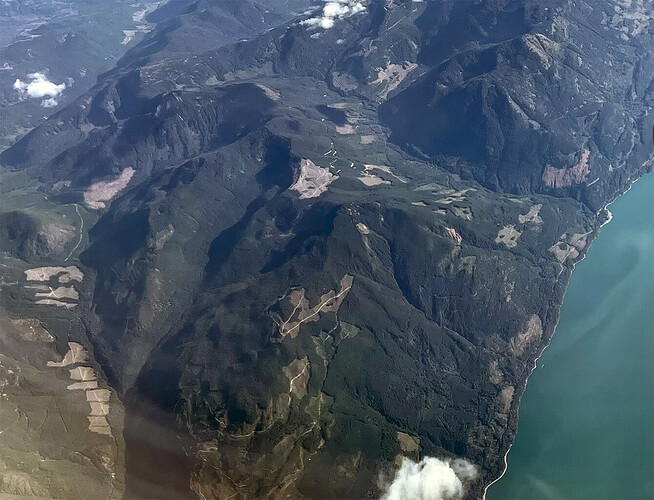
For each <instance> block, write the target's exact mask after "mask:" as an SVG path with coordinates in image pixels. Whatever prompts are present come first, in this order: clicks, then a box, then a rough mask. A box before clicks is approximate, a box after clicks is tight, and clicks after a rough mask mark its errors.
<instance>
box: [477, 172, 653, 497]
mask: <svg viewBox="0 0 654 500" xmlns="http://www.w3.org/2000/svg"><path fill="white" fill-rule="evenodd" d="M648 174H652V170H649V171H646V172H644V173H642V174H641V175H639V176H638V177H636V178H634V179H629V181H628V182H627V185H626V188H625V189H624V191H622V192H620V193H619V194H618V195H616V196H615V197H614V198H613V199H612V200H611V201H609V202H608V203H607V204H606V205H604V207H602V209H601V210H599V211H598V212H597V217H599V216H600V214H601V213H602V212H606V213H607V214H608V215H607V219H606V220H605V221H604V222H602V223H600V225H599V227H597V228H596V229H595V230H594V233H595V234H594V237H593V239H592V240H591V241H590V243H589V244H588V245H587V246H586V248H585V249H584V253H583V255H582V256H581V258H580V259H579V260H577V261H576V262H574V263H573V264H572V269H571V270H570V276H569V277H568V283H567V284H566V286H565V290H564V291H563V297H562V299H561V304H560V305H559V308H558V309H559V311H558V313H559V314H558V317H557V320H556V324H555V325H554V329H553V330H552V335H550V337H549V339H548V340H547V343H546V344H545V345H544V346H543V348H542V349H541V351H540V352H539V353H538V355H537V356H536V358H534V361H533V367H532V368H531V370H529V374H528V375H527V379H526V380H525V385H524V389H523V390H522V393H521V394H520V397H519V398H518V404H517V410H516V420H519V409H520V403H521V402H522V397H523V396H524V393H525V392H526V390H527V386H528V384H529V379H530V378H531V375H532V374H533V373H534V370H536V368H537V367H538V360H540V358H541V357H542V356H543V354H544V353H545V351H546V350H547V348H548V347H549V346H550V344H551V343H552V339H554V335H555V334H556V329H557V328H558V326H559V322H560V320H561V314H560V311H561V307H562V306H563V303H564V302H565V297H566V294H567V293H568V288H569V283H570V279H572V275H573V273H574V271H575V269H576V268H577V264H579V263H581V262H583V261H584V260H585V259H586V255H587V254H588V250H589V249H590V247H591V246H592V244H593V242H594V241H595V239H596V238H597V237H599V234H600V231H601V229H602V228H603V227H604V226H606V225H607V224H608V223H609V222H611V221H612V220H613V213H612V212H611V211H610V210H609V208H608V207H609V206H610V205H612V204H613V203H615V201H616V200H618V198H621V197H623V196H624V195H625V194H627V193H628V192H629V191H631V188H632V187H633V185H634V184H635V183H636V182H638V181H639V180H641V179H642V178H643V177H645V176H646V175H648ZM518 425H519V423H518V422H516V435H515V436H514V438H513V440H512V441H511V444H510V445H509V447H508V449H507V450H506V452H505V453H504V458H503V461H504V467H503V468H502V473H501V474H500V475H499V476H498V477H497V478H496V479H494V480H493V481H491V482H490V483H488V484H487V485H486V486H485V487H484V489H483V492H482V496H481V500H486V495H487V493H488V489H489V488H490V487H491V486H493V485H494V484H495V483H497V482H498V481H499V480H500V479H502V478H503V477H504V476H505V475H506V472H507V470H508V469H509V463H508V457H509V453H510V452H511V448H513V444H514V443H515V438H516V437H517V434H518Z"/></svg>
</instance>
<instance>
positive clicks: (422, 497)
mask: <svg viewBox="0 0 654 500" xmlns="http://www.w3.org/2000/svg"><path fill="white" fill-rule="evenodd" d="M477 474H478V473H477V467H476V466H474V465H473V464H471V463H470V462H468V461H467V460H463V459H456V460H452V459H439V458H435V457H425V458H423V459H422V460H421V461H420V462H418V463H416V462H414V461H413V460H411V459H409V458H406V457H404V458H403V459H402V465H401V466H400V468H399V470H397V472H396V473H395V477H394V478H393V481H392V482H391V483H385V484H382V485H381V486H382V488H383V489H384V494H383V495H382V497H381V500H460V499H461V498H463V495H464V493H465V486H466V483H467V482H468V481H472V480H474V479H475V478H476V477H477Z"/></svg>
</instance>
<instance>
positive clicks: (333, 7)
mask: <svg viewBox="0 0 654 500" xmlns="http://www.w3.org/2000/svg"><path fill="white" fill-rule="evenodd" d="M366 1H367V0H329V1H327V2H325V5H324V6H323V7H322V9H320V10H319V11H318V16H316V17H310V18H309V19H305V20H304V21H302V23H301V24H303V25H305V26H311V27H318V28H323V29H326V30H327V29H329V28H331V27H332V26H334V24H335V23H336V21H338V20H339V19H344V18H346V17H350V16H353V15H354V14H358V13H359V12H363V11H364V10H366V6H365V4H366Z"/></svg>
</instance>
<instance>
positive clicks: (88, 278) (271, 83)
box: [0, 0, 654, 498]
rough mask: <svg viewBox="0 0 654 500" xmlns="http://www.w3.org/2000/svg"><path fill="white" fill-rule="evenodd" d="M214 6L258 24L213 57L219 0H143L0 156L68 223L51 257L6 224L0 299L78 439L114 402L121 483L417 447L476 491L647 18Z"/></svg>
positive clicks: (498, 443)
mask: <svg viewBox="0 0 654 500" xmlns="http://www.w3.org/2000/svg"><path fill="white" fill-rule="evenodd" d="M222 3H223V2H221V4H222ZM224 3H225V4H229V5H230V6H231V7H230V8H233V9H232V11H230V12H231V14H230V15H231V17H229V19H233V18H235V17H236V18H238V19H241V20H242V21H243V22H246V21H248V20H250V21H252V22H253V23H254V17H253V16H254V14H253V12H254V13H257V16H259V17H258V18H257V19H260V18H262V19H264V22H265V23H267V24H266V27H265V28H263V27H262V29H261V30H258V31H257V30H254V31H256V33H254V32H250V33H251V39H249V40H244V41H241V42H239V43H234V44H228V45H222V42H220V41H219V40H218V39H217V38H215V39H214V41H213V42H212V41H211V37H212V36H215V37H217V35H215V30H216V29H217V28H216V26H213V25H211V26H209V25H207V20H206V19H202V13H203V12H205V10H206V12H209V13H211V12H216V11H215V10H214V9H221V8H223V7H220V6H215V5H213V4H212V6H208V3H207V2H204V1H200V2H195V3H193V5H192V6H191V7H189V8H188V10H187V9H186V7H187V6H186V4H185V2H176V1H173V2H169V3H168V4H166V6H165V7H162V8H161V9H160V10H158V11H156V12H153V14H152V15H153V16H155V17H156V16H160V18H161V19H160V21H159V24H158V25H157V27H156V28H155V29H154V31H153V32H152V34H151V35H149V36H148V37H147V40H146V41H145V42H144V43H143V44H140V45H137V46H135V47H134V50H133V51H131V52H130V54H128V55H126V56H125V58H124V59H123V60H122V61H121V62H120V63H119V64H118V66H117V67H116V68H115V69H114V70H113V71H112V72H110V73H108V74H106V75H104V77H103V78H102V79H101V80H100V81H99V82H98V85H97V86H96V87H95V88H94V89H93V90H92V91H91V92H89V93H88V94H86V95H83V96H81V97H80V98H79V99H78V100H77V102H75V103H74V104H73V105H71V106H68V107H66V108H64V109H62V110H61V111H60V113H58V114H57V116H56V118H52V119H49V120H47V121H45V122H44V123H43V124H42V125H41V126H39V127H37V128H36V129H34V130H33V131H32V132H30V133H29V134H27V135H26V136H25V137H24V138H23V139H21V140H20V141H19V142H18V143H17V144H16V145H14V146H13V147H12V148H10V149H8V150H7V151H5V152H4V153H2V154H1V155H0V162H2V164H3V165H4V167H7V168H11V169H13V170H15V171H21V175H25V174H28V175H29V176H31V182H33V183H34V184H35V185H36V186H38V187H39V188H40V190H36V189H35V190H34V192H35V193H47V195H48V196H50V197H51V198H52V200H51V203H52V205H50V206H51V208H52V209H53V210H54V209H57V210H64V209H65V208H64V207H69V208H68V210H69V212H68V213H69V214H70V216H71V217H73V216H74V217H76V216H79V222H78V223H77V222H76V224H78V225H76V226H74V227H75V228H80V226H81V224H82V222H84V221H88V225H90V227H85V228H84V231H82V230H81V228H80V233H81V234H80V235H79V237H78V238H79V240H78V241H79V244H80V245H81V246H80V250H83V251H82V253H81V255H80V257H79V261H77V260H75V257H72V259H73V260H72V261H71V265H68V264H67V263H66V264H65V263H64V262H62V260H63V259H59V258H58V257H52V256H49V257H47V259H50V260H47V259H46V256H45V254H43V253H39V252H40V250H41V247H42V246H43V245H45V246H48V243H47V238H44V237H42V238H41V239H39V237H38V236H34V235H38V234H39V229H40V226H39V224H36V223H35V221H34V219H32V218H28V219H24V218H23V217H22V216H21V215H18V216H16V215H9V216H7V218H8V219H9V223H5V224H4V225H2V224H0V229H2V228H6V231H10V230H11V231H13V230H14V229H15V228H17V229H19V230H17V231H15V234H16V237H15V238H14V239H13V240H12V244H11V246H10V247H8V248H7V252H8V254H7V256H6V258H7V259H13V260H12V261H10V262H11V264H12V265H11V266H7V267H6V268H2V273H3V275H2V276H3V280H5V281H6V284H5V285H3V288H2V294H3V295H2V297H3V299H5V300H7V301H8V303H10V304H11V305H12V307H14V308H16V310H21V308H27V309H28V312H29V314H28V315H25V317H29V318H36V319H38V320H41V319H43V320H44V321H45V320H47V321H48V322H47V323H46V322H44V324H46V326H48V331H50V332H51V333H52V335H53V336H55V337H56V340H57V345H60V346H61V345H65V344H66V343H67V342H71V344H70V350H69V351H68V352H67V353H66V354H64V355H63V359H62V358H55V357H51V358H49V360H50V361H51V362H54V363H56V364H55V365H51V366H49V367H48V369H50V368H52V369H53V370H59V372H60V373H61V374H63V375H62V377H63V378H62V381H61V382H62V384H65V385H64V388H66V387H68V388H69V389H70V390H69V391H64V392H66V393H67V394H66V396H67V397H70V398H78V399H79V401H81V402H82V403H84V405H83V411H84V413H80V414H82V415H83V416H84V419H83V420H82V421H83V423H84V429H85V431H87V432H88V433H89V434H90V435H92V437H93V438H94V439H98V440H101V439H110V438H112V437H115V438H116V439H119V438H120V430H121V429H120V426H116V425H115V424H114V422H113V421H112V418H111V417H112V415H113V413H114V412H116V411H118V410H120V405H119V404H118V403H114V399H115V397H114V392H112V390H115V391H116V393H117V394H118V395H119V396H120V397H121V398H122V399H123V401H125V402H126V405H127V408H128V411H127V415H126V421H125V429H126V431H125V432H126V436H127V447H126V452H127V454H128V457H129V460H128V463H129V464H131V465H130V467H131V470H130V469H128V474H127V476H128V490H129V489H130V488H132V489H134V491H137V490H138V489H139V488H142V490H141V496H146V497H147V496H148V495H149V496H150V497H152V496H163V497H165V496H173V497H184V496H188V495H191V494H192V492H194V493H195V494H197V495H198V496H200V497H204V498H230V497H235V496H239V497H244V498H249V497H266V498H287V497H293V498H301V497H306V498H318V497H332V498H363V497H366V496H371V497H379V496H381V495H382V491H381V490H380V487H379V484H378V479H379V477H380V474H382V473H383V474H385V475H386V477H391V478H392V477H395V471H396V469H397V468H399V470H400V471H401V470H402V467H407V468H409V469H411V470H413V468H420V467H421V466H420V465H419V464H421V463H422V464H423V465H425V464H427V462H429V463H431V464H432V465H438V466H443V467H445V468H447V469H450V470H451V471H452V474H454V475H455V476H456V477H457V478H459V480H460V488H457V490H456V491H457V494H458V495H460V496H461V495H464V496H466V498H477V497H479V496H480V494H481V492H482V491H483V487H484V486H485V485H486V484H488V483H489V482H490V481H491V480H493V479H495V478H496V477H497V476H498V475H499V474H500V473H501V470H502V468H503V466H504V461H503V457H504V454H505V452H506V451H507V449H508V447H509V446H510V444H511V442H512V440H513V438H514V436H515V432H516V422H517V412H518V404H519V400H520V397H521V394H522V391H523V390H524V387H525V383H526V379H527V376H528V374H529V372H530V369H531V366H532V363H533V360H534V359H536V357H537V356H538V354H539V353H540V351H541V350H542V348H543V347H544V345H545V344H546V343H547V341H548V340H549V338H550V336H551V335H552V333H553V329H554V327H555V324H556V320H557V317H558V310H559V306H560V303H561V300H562V297H563V292H564V290H565V286H566V283H567V279H568V277H569V275H570V272H571V270H572V268H573V266H574V264H575V262H577V261H578V259H579V258H581V257H582V255H583V252H584V251H585V250H586V249H587V247H588V244H589V242H590V241H591V240H592V238H593V237H594V236H595V235H596V233H597V230H598V227H599V225H600V223H601V222H602V221H603V218H602V214H601V208H602V207H603V206H604V205H605V204H606V203H607V202H608V201H610V200H611V199H612V198H613V197H614V196H615V195H616V194H618V193H620V192H622V190H624V189H625V187H626V186H627V185H628V183H629V182H630V180H631V179H633V178H635V177H637V176H638V175H641V174H642V173H643V172H644V171H646V170H648V169H650V168H651V166H650V164H648V163H646V158H647V155H648V154H649V151H650V148H651V142H650V140H651V136H649V135H648V134H650V133H651V126H650V125H651V117H650V114H649V113H650V110H649V107H648V106H647V105H646V103H648V102H650V101H651V99H652V89H653V88H654V87H653V86H652V73H653V72H652V71H651V70H652V57H651V50H649V45H647V44H648V43H649V40H650V36H651V27H648V26H647V25H646V24H643V23H642V22H641V18H640V17H639V16H641V14H642V11H643V9H645V10H647V8H646V6H644V5H641V4H640V3H638V2H634V9H635V10H633V9H632V10H633V12H632V11H630V10H629V9H628V8H627V7H625V6H624V5H622V4H621V7H620V8H621V9H622V11H621V12H623V11H624V12H623V14H616V15H619V16H620V15H621V16H622V21H615V18H613V17H612V16H613V15H614V13H616V12H617V11H615V8H614V7H615V6H614V5H613V3H611V2H608V1H607V2H604V1H600V2H593V3H592V4H591V3H585V2H583V1H576V2H573V1H567V0H556V1H555V2H550V3H548V5H547V6H545V5H543V4H542V2H536V1H533V2H532V1H531V0H524V1H520V2H509V3H507V2H503V1H499V0H498V1H495V0H489V1H484V2H474V1H472V0H462V1H457V2H450V1H432V2H412V1H408V0H407V1H400V0H395V1H394V2H386V1H382V0H371V1H369V2H355V3H357V5H359V4H360V5H361V6H362V9H359V8H358V7H357V9H356V10H357V12H351V11H350V10H347V11H346V10H343V11H342V12H341V11H340V10H338V11H333V10H329V9H328V11H327V12H325V11H324V10H321V9H317V10H315V11H314V10H312V11H311V12H306V13H304V14H301V15H299V16H298V17H297V19H295V20H294V21H293V22H289V23H287V24H284V23H283V20H286V19H289V18H288V16H287V15H286V16H285V15H282V14H280V17H279V18H278V20H279V22H273V21H266V19H269V17H267V16H268V13H265V12H263V11H261V10H260V9H259V8H260V7H261V6H262V5H268V3H262V2H256V3H250V2H248V3H247V5H245V4H243V6H242V7H238V5H241V4H239V3H238V2H235V3H231V2H224ZM237 4H238V5H237ZM300 4H302V2H297V3H296V4H295V5H300ZM351 4H353V3H352V2H350V3H348V4H347V7H348V9H350V7H352V5H351ZM636 4H638V6H639V7H636ZM271 5H272V4H271ZM339 5H341V6H344V5H345V4H344V3H343V2H341V4H339ZM300 6H301V5H300ZM322 7H325V8H326V7H327V6H326V5H325V6H321V8H322ZM641 7H642V9H641ZM334 8H335V7H334V6H332V7H330V9H334ZM239 9H242V10H241V11H239ZM625 9H626V10H625ZM219 12H223V11H221V10H219ZM239 12H241V13H240V14H239ZM339 12H341V14H342V15H341V14H339ZM625 12H626V13H625ZM264 14H265V15H264ZM286 14H288V9H287V10H286ZM350 14H351V15H350ZM602 14H606V16H604V15H602ZM207 16H208V14H207ZM634 16H636V17H634ZM280 19H281V20H280ZM312 19H314V20H315V21H310V20H312ZM153 22H154V21H153ZM257 23H259V21H257ZM196 24H198V25H201V26H204V27H205V28H206V31H203V33H207V36H208V37H209V40H198V36H197V34H192V33H191V32H192V31H193V29H192V27H193V26H195V25H196ZM209 24H211V23H209ZM226 25H227V26H229V25H230V24H229V23H227V24H226ZM256 26H260V27H261V26H262V25H260V24H256ZM269 27H270V28H272V29H270V30H269V31H266V30H267V29H268V28H269ZM623 35H624V36H623ZM188 37H190V38H188ZM625 37H627V38H626V39H625ZM185 40H186V41H189V40H191V41H192V42H193V43H191V42H189V45H188V46H187V45H186V44H185ZM221 40H222V38H221ZM236 40H237V39H236ZM155 42H161V43H155ZM130 43H131V42H130ZM212 43H215V46H212V45H211V44H212ZM599 46H602V47H606V50H601V51H600V50H597V47H599ZM380 101H383V102H381V103H380ZM15 191H20V190H19V189H17V190H15ZM12 193H13V191H12V190H10V193H9V194H10V195H11V196H14V198H11V197H9V198H5V197H3V200H6V199H10V200H14V201H15V200H20V194H16V193H14V194H12ZM39 200H40V201H42V199H40V198H39ZM82 201H85V202H86V205H87V206H88V207H89V208H102V210H98V211H96V210H85V209H84V208H83V206H82ZM4 203H8V202H6V201H5V202H4ZM75 203H77V205H74V204H75ZM73 207H75V208H76V211H72V210H73ZM79 208H81V209H82V211H81V212H80V211H79ZM12 210H13V211H16V210H15V208H11V207H7V210H4V208H3V213H11V212H12ZM20 213H22V212H20ZM68 213H67V215H68ZM0 216H2V214H0ZM62 219H63V216H62ZM67 220H71V219H70V217H69V218H68V219H67ZM75 221H77V219H75ZM0 222H2V220H1V219H0ZM71 224H72V223H71ZM12 234H13V233H12ZM74 240H76V238H74V239H73V240H71V241H74ZM66 245H70V243H67V244H66ZM67 248H68V247H67ZM3 250H4V249H3ZM69 251H70V250H69ZM30 252H31V253H30ZM28 253H30V255H36V256H38V258H39V259H40V260H39V262H38V263H33V264H30V265H28V264H26V263H25V262H23V261H21V260H19V259H23V255H26V254H28ZM3 258H4V257H3ZM17 258H18V259H17ZM72 264H74V265H72ZM36 266H39V267H36ZM12 273H13V274H12ZM44 294H45V295H44ZM37 295H38V300H45V301H49V302H47V303H45V305H48V306H51V305H53V306H59V307H45V305H44V304H35V303H34V299H37ZM61 304H63V305H61ZM51 324H52V325H54V327H55V328H50V325H51ZM62 325H66V326H62ZM64 328H68V331H65V332H62V330H63V329H64ZM25 335H28V334H27V333H26V332H24V333H23V336H25ZM28 336H29V335H28ZM35 336H36V337H41V336H42V332H41V334H40V335H36V334H35ZM25 342H29V343H33V342H34V341H33V340H29V341H25ZM30 345H31V344H30ZM74 346H75V347H74ZM81 346H86V347H84V349H81ZM83 353H86V354H87V355H89V356H90V353H92V354H93V358H95V359H97V360H98V361H99V362H100V364H101V366H96V365H95V364H94V363H92V362H91V359H90V358H89V359H83V358H84V356H83ZM55 359H61V360H60V361H54V360H55ZM89 368H92V371H90V370H89ZM59 372H58V373H59ZM105 373H106V376H107V379H108V382H109V384H110V386H109V387H107V386H106V385H104V383H103V380H104V379H103V376H104V374H105ZM76 401H77V400H76ZM105 424H106V425H105ZM89 431H90V432H89ZM112 453H113V452H112ZM112 453H106V454H105V455H106V456H105V458H106V460H104V461H102V463H114V462H115V463H119V462H120V456H119V454H117V453H113V454H112ZM152 457H155V458H152ZM403 457H404V458H403ZM428 459H431V460H428ZM98 460H99V459H98ZM151 460H155V461H159V462H157V466H153V465H152V463H151V462H150V461H151ZM112 461H114V462H112ZM405 464H406V465H405ZM466 464H467V465H468V466H470V467H469V468H468V467H467V465H466ZM473 464H474V465H473ZM455 469H456V470H455ZM471 470H474V474H472V473H469V472H470V471H471ZM457 471H458V472H457ZM466 471H468V472H466ZM12 484H16V485H17V486H16V488H18V489H20V488H22V487H23V486H20V485H21V484H22V482H21V481H20V480H18V479H17V480H16V481H13V482H12ZM39 484H40V483H39ZM28 487H29V488H34V489H38V484H37V483H34V485H33V486H30V485H29V484H28V485H25V488H28ZM136 496H138V495H136Z"/></svg>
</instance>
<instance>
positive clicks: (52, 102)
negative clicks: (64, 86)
mask: <svg viewBox="0 0 654 500" xmlns="http://www.w3.org/2000/svg"><path fill="white" fill-rule="evenodd" d="M57 104H59V101H57V99H55V98H54V97H48V98H47V99H43V100H42V101H41V106H43V107H44V108H54V107H55V106H56V105H57Z"/></svg>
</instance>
